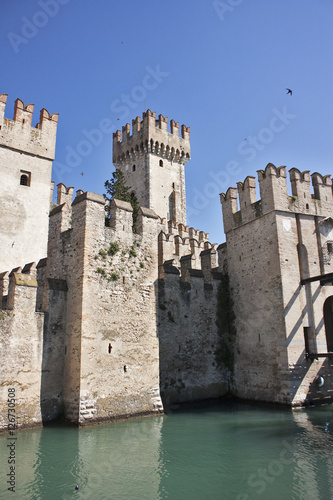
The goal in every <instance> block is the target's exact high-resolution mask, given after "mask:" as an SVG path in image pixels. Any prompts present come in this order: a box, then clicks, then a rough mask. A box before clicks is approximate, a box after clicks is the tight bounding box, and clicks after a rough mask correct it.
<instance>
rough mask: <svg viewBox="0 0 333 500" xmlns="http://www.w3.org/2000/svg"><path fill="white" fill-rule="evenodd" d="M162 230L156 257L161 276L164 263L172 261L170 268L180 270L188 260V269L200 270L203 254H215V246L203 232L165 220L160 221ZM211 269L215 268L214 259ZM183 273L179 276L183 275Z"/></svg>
mask: <svg viewBox="0 0 333 500" xmlns="http://www.w3.org/2000/svg"><path fill="white" fill-rule="evenodd" d="M160 225H161V226H162V230H161V231H160V233H159V236H158V255H159V266H160V272H162V274H163V272H164V271H163V269H162V268H161V266H164V265H165V263H167V262H169V263H170V262H171V261H172V267H175V268H177V269H181V268H182V262H185V261H186V259H190V263H191V264H190V266H189V267H190V268H193V269H197V270H201V269H202V259H201V256H202V254H203V253H204V252H211V251H214V252H215V254H216V247H217V245H216V244H212V243H210V242H209V234H208V233H205V232H204V231H199V230H198V229H194V228H193V227H191V228H189V227H188V226H184V225H183V224H176V223H173V222H172V221H169V223H168V224H166V223H165V220H163V219H161V220H160ZM213 267H216V259H215V261H214V265H213ZM184 273H185V271H183V272H182V273H181V274H182V275H184Z"/></svg>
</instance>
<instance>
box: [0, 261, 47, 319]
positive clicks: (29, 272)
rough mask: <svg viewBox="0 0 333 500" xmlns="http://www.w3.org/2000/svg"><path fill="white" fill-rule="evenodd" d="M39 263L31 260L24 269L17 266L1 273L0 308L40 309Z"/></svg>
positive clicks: (15, 309) (8, 309)
mask: <svg viewBox="0 0 333 500" xmlns="http://www.w3.org/2000/svg"><path fill="white" fill-rule="evenodd" d="M38 265H39V263H38ZM38 265H37V266H36V263H35V262H29V263H28V264H25V266H24V267H23V269H22V267H16V268H14V269H12V270H11V271H6V272H3V273H1V274H0V309H2V310H7V311H17V310H18V311H21V310H22V311H25V312H29V311H30V312H35V311H36V310H38V307H37V295H36V294H37V287H38V280H37V274H38V273H37V271H38V269H37V267H38Z"/></svg>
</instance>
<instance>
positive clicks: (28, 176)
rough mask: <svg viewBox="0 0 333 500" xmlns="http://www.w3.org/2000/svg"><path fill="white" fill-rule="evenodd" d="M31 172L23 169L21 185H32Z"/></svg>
mask: <svg viewBox="0 0 333 500" xmlns="http://www.w3.org/2000/svg"><path fill="white" fill-rule="evenodd" d="M30 180H31V174H30V172H25V171H24V170H21V172H20V185H21V186H30Z"/></svg>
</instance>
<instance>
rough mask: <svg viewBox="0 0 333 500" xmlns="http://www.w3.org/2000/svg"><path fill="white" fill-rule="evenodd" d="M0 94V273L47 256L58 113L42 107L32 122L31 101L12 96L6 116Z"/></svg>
mask: <svg viewBox="0 0 333 500" xmlns="http://www.w3.org/2000/svg"><path fill="white" fill-rule="evenodd" d="M6 102H7V95H6V94H1V95H0V176H1V183H0V217H1V224H0V248H1V259H0V272H2V271H6V270H7V269H12V268H13V267H14V266H17V265H22V264H24V263H25V262H30V261H36V260H39V259H41V258H43V257H46V249H47V234H48V214H49V211H50V202H51V199H52V192H53V183H52V182H51V169H52V161H53V159H54V152H55V141H56V131H57V121H58V115H57V114H56V113H55V114H53V115H50V114H49V112H48V111H47V110H46V109H42V110H41V112H40V120H39V123H38V124H37V126H36V127H32V126H31V123H32V114H33V110H34V105H33V104H27V105H24V103H23V101H21V99H16V101H15V106H14V119H13V120H9V119H8V118H5V116H4V114H5V107H6Z"/></svg>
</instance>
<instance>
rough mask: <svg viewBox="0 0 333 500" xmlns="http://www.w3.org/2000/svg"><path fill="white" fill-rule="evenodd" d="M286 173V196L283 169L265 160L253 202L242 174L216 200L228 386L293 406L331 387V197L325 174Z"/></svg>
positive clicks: (325, 394)
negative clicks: (227, 316) (231, 330)
mask: <svg viewBox="0 0 333 500" xmlns="http://www.w3.org/2000/svg"><path fill="white" fill-rule="evenodd" d="M289 175H290V184H291V190H292V193H291V195H289V194H288V191H287V172H286V167H284V166H282V167H279V168H276V167H275V166H274V165H272V164H271V163H270V164H268V165H267V166H266V168H265V170H259V171H258V180H259V188H260V200H256V194H255V178H254V177H251V176H249V177H247V178H246V179H245V180H244V182H239V183H238V184H237V188H235V187H230V188H229V189H228V191H227V192H226V193H223V194H221V204H222V211H223V222H224V231H225V233H226V256H227V268H228V274H229V279H230V283H231V286H232V294H233V302H234V314H235V317H236V319H235V328H236V330H237V335H236V339H235V344H234V356H235V364H234V391H235V394H236V395H238V396H240V397H242V398H246V399H258V400H264V401H275V402H279V403H286V404H290V405H299V404H306V403H312V402H314V401H316V400H317V401H321V402H322V401H324V400H325V399H329V398H330V397H331V393H332V389H333V385H332V384H333V382H332V380H333V319H332V318H333V293H332V283H333V268H332V266H333V219H332V213H333V195H332V181H331V177H330V176H329V175H325V176H322V175H321V174H319V173H318V172H315V173H313V174H312V175H310V173H309V172H308V171H305V172H300V171H299V170H298V169H296V168H292V169H291V170H290V171H289ZM311 181H312V182H311ZM311 184H312V186H311ZM318 376H320V377H323V379H324V380H325V384H324V386H322V387H319V386H318V385H317V384H316V382H315V381H316V377H318Z"/></svg>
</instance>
